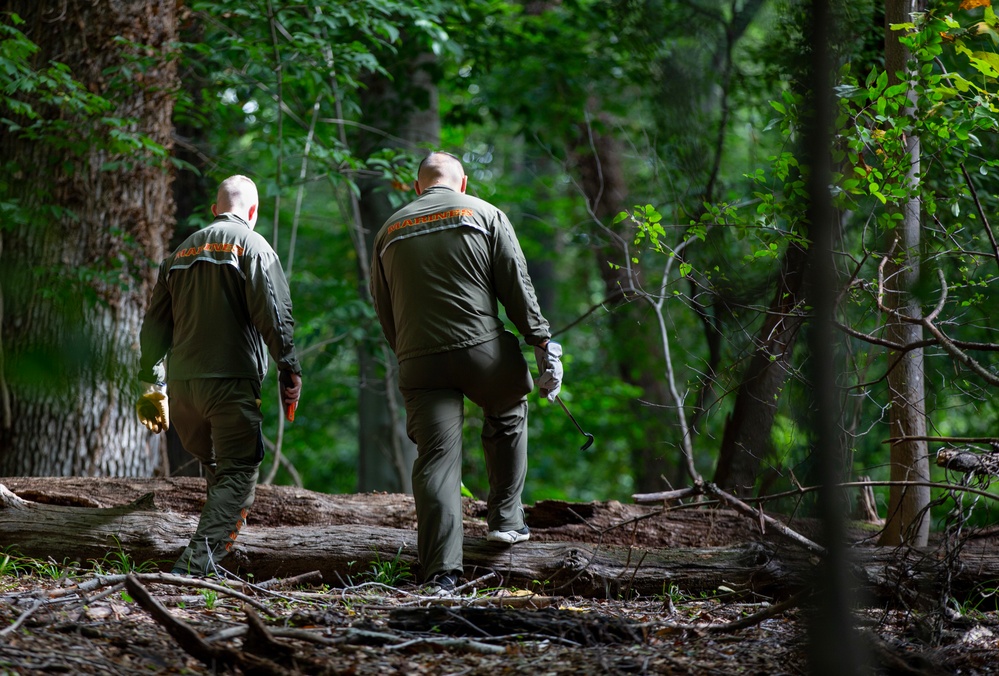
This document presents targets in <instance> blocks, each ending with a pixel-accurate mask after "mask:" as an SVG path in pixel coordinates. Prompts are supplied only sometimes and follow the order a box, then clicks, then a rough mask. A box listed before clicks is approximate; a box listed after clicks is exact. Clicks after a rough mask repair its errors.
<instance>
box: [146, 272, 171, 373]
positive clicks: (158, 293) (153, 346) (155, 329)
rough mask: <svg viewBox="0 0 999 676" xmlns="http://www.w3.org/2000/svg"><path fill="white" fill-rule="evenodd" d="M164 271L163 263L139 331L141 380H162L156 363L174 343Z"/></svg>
mask: <svg viewBox="0 0 999 676" xmlns="http://www.w3.org/2000/svg"><path fill="white" fill-rule="evenodd" d="M163 272H164V268H163V267H162V266H161V267H160V271H159V274H158V276H157V278H156V284H155V285H154V286H153V295H152V298H151V299H150V301H149V308H148V309H147V310H146V315H145V317H143V319H142V328H141V329H140V330H139V348H140V350H141V356H140V357H139V380H140V381H142V382H145V383H155V382H157V381H159V380H161V379H162V378H160V377H159V376H158V375H157V373H156V365H157V364H159V363H160V362H161V361H163V357H165V356H166V353H167V350H169V349H170V345H171V343H172V342H173V303H172V301H171V298H170V291H169V290H168V289H167V285H166V282H165V281H164V275H163Z"/></svg>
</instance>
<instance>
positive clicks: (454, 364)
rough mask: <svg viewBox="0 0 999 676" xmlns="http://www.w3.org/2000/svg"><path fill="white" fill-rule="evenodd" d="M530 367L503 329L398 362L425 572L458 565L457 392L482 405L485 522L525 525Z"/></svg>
mask: <svg viewBox="0 0 999 676" xmlns="http://www.w3.org/2000/svg"><path fill="white" fill-rule="evenodd" d="M533 386H534V383H533V381H532V380H531V372H530V370H529V368H528V366H527V361H526V360H525V359H524V355H523V354H522V353H521V351H520V345H519V343H518V341H517V338H516V337H515V336H514V335H513V334H512V333H509V332H504V333H503V335H501V336H500V337H498V338H496V339H494V340H490V341H488V342H486V343H482V344H480V345H475V346H473V347H469V348H465V349H462V350H452V351H449V352H441V353H438V354H432V355H427V356H423V357H414V358H411V359H406V360H404V361H402V362H401V363H400V364H399V390H400V391H401V392H402V395H403V398H404V400H405V404H406V415H407V422H406V430H407V433H408V435H409V438H410V439H412V441H413V442H414V443H415V444H416V449H417V458H416V462H415V463H414V464H413V497H414V499H415V502H416V518H417V538H416V540H417V553H418V555H419V558H420V566H421V568H422V571H423V574H424V577H425V578H427V579H429V578H431V577H432V576H433V575H436V574H438V573H442V572H448V571H459V572H460V571H461V570H462V537H463V531H462V508H461V451H462V449H461V437H462V426H463V424H464V397H468V398H469V399H470V400H471V401H472V402H473V403H475V404H476V405H478V406H479V407H481V408H482V412H483V414H484V417H485V421H484V424H483V426H482V449H483V451H484V453H485V461H486V474H487V477H488V479H489V497H488V500H487V505H488V512H487V516H486V520H487V523H488V526H489V530H517V529H519V528H523V526H524V508H523V503H522V502H521V494H522V493H523V490H524V479H525V478H526V476H527V398H526V397H527V394H528V393H529V392H530V391H531V389H532V388H533Z"/></svg>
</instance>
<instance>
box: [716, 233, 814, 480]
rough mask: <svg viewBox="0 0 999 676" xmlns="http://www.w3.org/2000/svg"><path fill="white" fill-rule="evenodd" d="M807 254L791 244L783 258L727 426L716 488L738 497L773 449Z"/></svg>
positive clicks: (798, 318)
mask: <svg viewBox="0 0 999 676" xmlns="http://www.w3.org/2000/svg"><path fill="white" fill-rule="evenodd" d="M807 262H808V253H807V252H806V251H805V250H803V249H802V248H801V247H800V246H798V245H794V244H792V245H791V246H790V247H789V248H788V250H787V254H786V255H785V258H784V264H783V269H782V271H781V275H780V279H779V280H778V283H777V290H776V293H775V294H774V299H773V301H772V302H771V304H770V311H769V312H768V313H767V315H766V319H765V320H764V322H763V325H762V326H761V327H760V331H759V333H758V334H757V335H758V337H757V341H756V344H757V348H756V350H755V351H754V353H753V356H752V359H751V360H750V363H749V367H748V368H747V369H746V372H745V374H743V377H742V382H740V383H739V391H738V393H737V395H736V399H735V406H734V408H733V409H732V414H731V416H730V417H729V419H728V421H727V422H726V424H725V432H724V434H723V436H722V445H721V449H720V450H719V456H718V466H717V468H716V470H715V483H717V484H718V485H719V486H721V487H723V488H731V489H732V490H733V492H734V493H735V494H736V495H740V496H743V497H745V496H748V495H752V494H753V488H754V486H755V483H756V477H757V475H758V474H759V472H760V463H761V462H762V461H763V459H764V458H765V457H766V456H767V454H768V452H769V451H770V450H771V440H770V435H771V431H772V429H773V422H774V416H775V415H776V413H777V397H778V395H779V394H780V392H781V389H782V388H783V386H784V383H785V381H786V380H787V376H788V369H789V367H790V363H791V358H792V353H793V351H794V345H795V342H796V341H797V338H798V329H800V328H801V324H802V321H803V316H802V315H801V313H800V312H799V310H798V306H799V304H800V303H802V302H803V300H804V297H803V296H804V289H803V284H802V283H803V279H804V273H805V266H806V264H807Z"/></svg>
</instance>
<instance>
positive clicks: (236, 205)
mask: <svg viewBox="0 0 999 676" xmlns="http://www.w3.org/2000/svg"><path fill="white" fill-rule="evenodd" d="M259 204H260V199H259V197H258V196H257V186H256V184H255V183H254V182H253V181H251V180H250V179H248V178H247V177H246V176H240V175H239V174H237V175H235V176H230V177H229V178H227V179H226V180H224V181H222V183H221V185H219V192H218V195H217V196H216V198H215V204H214V205H213V206H212V213H214V214H215V215H216V216H217V215H219V214H224V213H227V212H228V213H233V214H236V215H237V216H239V217H240V218H242V219H244V220H245V221H246V222H247V223H249V224H250V227H251V228H252V227H253V226H255V225H256V224H257V208H258V206H259Z"/></svg>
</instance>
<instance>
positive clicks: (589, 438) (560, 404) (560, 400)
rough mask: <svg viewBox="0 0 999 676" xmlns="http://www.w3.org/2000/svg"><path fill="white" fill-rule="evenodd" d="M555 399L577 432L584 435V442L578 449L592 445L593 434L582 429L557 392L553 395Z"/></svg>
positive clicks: (582, 449)
mask: <svg viewBox="0 0 999 676" xmlns="http://www.w3.org/2000/svg"><path fill="white" fill-rule="evenodd" d="M555 401H557V402H558V403H559V406H561V407H562V410H563V411H565V414H566V415H567V416H569V420H571V421H572V424H573V425H575V426H576V429H577V430H579V433H580V434H582V435H583V436H584V437H586V443H585V444H583V445H582V446H580V447H579V450H581V451H585V450H586V449H587V448H589V447H590V446H592V445H593V435H592V434H590V433H589V432H584V431H583V428H582V427H580V426H579V423H578V422H576V419H575V418H573V417H572V414H571V413H569V409H567V408H566V407H565V404H564V403H562V398H561V397H559V396H558V395H557V394H556V395H555Z"/></svg>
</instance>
